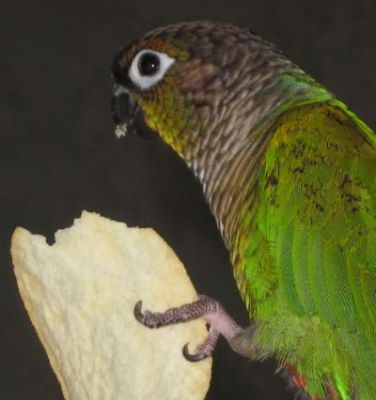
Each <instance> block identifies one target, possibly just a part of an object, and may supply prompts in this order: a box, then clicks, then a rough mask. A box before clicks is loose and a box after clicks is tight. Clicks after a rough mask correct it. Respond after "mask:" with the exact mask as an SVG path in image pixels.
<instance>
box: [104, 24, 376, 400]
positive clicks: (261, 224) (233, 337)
mask: <svg viewBox="0 0 376 400" xmlns="http://www.w3.org/2000/svg"><path fill="white" fill-rule="evenodd" d="M112 77H113V97H112V117H113V120H114V123H115V125H116V134H117V135H118V136H121V135H124V134H125V133H126V132H127V131H128V130H129V131H134V132H136V133H138V132H139V131H140V130H141V129H142V126H143V124H144V126H145V125H146V126H147V127H148V128H150V129H151V130H152V131H153V132H154V133H155V134H158V135H159V136H160V137H161V139H162V141H163V142H165V143H166V144H167V145H168V146H170V147H171V148H172V149H173V150H174V151H175V152H176V153H177V154H178V156H179V157H180V158H181V159H183V160H184V162H185V163H186V165H187V166H188V168H189V169H190V170H191V171H192V172H193V174H194V176H195V177H196V178H197V179H198V181H199V182H200V183H201V185H202V188H203V192H204V195H205V198H206V200H207V202H208V204H209V206H210V210H211V212H212V214H213V216H214V218H215V220H216V223H217V226H218V229H219V231H220V233H221V236H222V238H223V241H224V244H225V246H226V248H227V250H228V252H229V256H230V261H231V265H232V266H233V275H234V278H235V280H236V284H237V287H238V289H239V292H240V294H241V297H242V300H243V301H244V303H245V306H246V308H247V311H248V314H249V321H250V323H249V326H248V327H241V326H239V325H238V324H237V323H236V321H235V320H234V319H233V318H232V317H231V316H230V315H229V314H228V313H227V312H226V310H225V309H224V307H223V306H222V305H221V303H220V302H219V301H217V300H215V299H213V298H211V297H209V296H205V295H200V296H199V297H198V300H197V301H195V302H192V303H189V304H184V305H182V306H180V307H175V308H171V309H169V310H165V311H163V310H159V311H150V310H144V311H142V301H139V302H138V303H137V304H136V305H135V309H134V314H135V317H136V319H137V320H138V321H139V322H140V323H142V324H143V325H145V326H147V327H149V328H158V327H162V326H166V325H169V324H175V323H180V322H184V321H189V320H193V319H196V318H203V319H205V320H206V322H207V325H208V336H207V338H206V339H205V341H204V342H203V343H201V344H200V345H199V346H197V348H196V349H195V352H194V353H190V351H189V350H188V344H187V345H185V346H184V348H183V354H184V356H185V357H186V358H187V360H190V361H200V360H202V359H204V358H206V357H208V356H210V355H211V354H212V352H213V351H214V349H215V346H216V343H217V340H218V338H219V337H220V336H221V335H222V336H223V337H224V338H225V339H226V340H227V342H228V343H229V345H230V347H231V348H232V349H233V350H234V351H236V352H238V353H239V354H241V355H243V356H245V357H248V358H249V359H251V360H255V361H256V360H264V359H265V358H269V357H272V358H274V359H275V360H276V361H277V363H278V369H280V370H281V371H283V373H284V374H286V375H287V376H288V377H289V380H290V381H291V382H292V383H293V384H294V386H295V389H296V396H297V398H300V399H327V400H329V399H330V400H334V399H342V400H358V399H359V400H374V399H376V135H375V133H374V131H373V130H372V129H371V128H370V127H369V126H368V125H367V124H366V123H364V122H362V121H361V119H360V118H358V117H357V115H356V114H355V113H354V112H352V111H351V110H350V109H349V108H348V107H347V106H346V105H345V104H344V103H342V102H341V101H340V100H338V99H337V98H336V97H335V95H334V94H332V93H331V92H330V91H329V90H327V89H326V88H325V87H324V86H323V85H321V84H320V83H318V82H317V81H316V80H315V79H314V78H312V77H311V76H310V75H309V74H307V73H305V72H304V71H303V70H302V69H301V68H300V67H299V66H297V65H296V64H294V63H293V62H292V61H290V60H289V59H288V57H287V56H286V55H285V54H284V53H283V52H282V51H281V50H279V49H278V47H277V46H276V45H274V44H273V43H270V42H268V41H266V40H264V39H263V38H261V37H260V36H259V35H257V34H256V33H254V32H253V31H251V30H249V29H243V28H239V27H237V26H234V25H232V24H230V23H226V22H215V21H190V22H181V23H175V24H171V25H168V26H164V27H160V28H156V29H153V30H151V31H149V32H148V33H146V34H144V35H142V36H140V37H138V38H136V39H134V40H132V41H130V42H129V43H128V44H127V45H126V46H125V47H123V48H121V49H120V50H118V51H117V52H116V54H115V56H114V58H113V63H112Z"/></svg>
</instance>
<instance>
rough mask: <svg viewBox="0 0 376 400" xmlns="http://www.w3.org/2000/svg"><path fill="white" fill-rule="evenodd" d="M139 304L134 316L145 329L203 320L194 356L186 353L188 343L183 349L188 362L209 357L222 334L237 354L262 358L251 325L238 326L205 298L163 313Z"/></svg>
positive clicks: (208, 298)
mask: <svg viewBox="0 0 376 400" xmlns="http://www.w3.org/2000/svg"><path fill="white" fill-rule="evenodd" d="M141 309H142V302H141V301H139V302H137V304H136V305H135V308H134V315H135V317H136V319H137V321H139V322H140V323H141V324H143V325H145V326H147V327H149V328H160V327H163V326H167V325H172V324H177V323H179V322H187V321H191V320H194V319H197V318H203V319H205V321H206V322H207V323H208V325H209V326H210V329H209V333H208V337H207V338H206V339H205V341H204V342H203V343H201V344H200V345H199V346H198V347H197V349H196V353H195V354H190V353H189V352H188V343H187V344H186V345H185V346H184V347H183V355H184V357H185V358H186V359H187V360H189V361H200V360H202V359H204V358H206V357H208V356H210V355H211V354H212V352H213V351H214V349H215V346H216V344H217V341H218V338H219V336H220V335H222V336H223V337H224V338H225V339H226V340H227V342H228V343H229V345H230V346H231V348H232V349H233V350H234V351H236V352H237V353H239V354H241V355H243V356H245V357H249V358H252V359H259V358H262V357H263V354H262V352H261V351H260V350H259V349H258V348H257V347H256V346H255V345H254V344H253V341H252V336H253V333H254V330H255V328H254V326H253V325H251V326H249V327H247V328H245V329H244V328H242V327H240V326H239V325H238V324H237V323H236V322H235V321H234V319H232V318H231V317H230V315H229V314H228V313H227V312H226V310H225V309H224V308H223V306H222V305H221V304H220V303H219V302H218V301H216V300H214V299H212V298H210V297H208V296H202V295H201V296H199V299H198V300H197V301H194V302H193V303H188V304H184V305H182V306H181V307H174V308H170V309H168V310H166V311H165V312H151V311H144V312H142V311H141Z"/></svg>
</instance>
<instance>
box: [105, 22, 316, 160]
mask: <svg viewBox="0 0 376 400" xmlns="http://www.w3.org/2000/svg"><path fill="white" fill-rule="evenodd" d="M112 74H113V79H114V91H113V99H112V112H113V119H114V122H115V124H116V125H117V131H116V133H117V135H122V134H124V133H125V132H126V130H127V129H130V128H133V130H135V131H139V130H140V129H139V127H140V125H139V124H138V123H137V121H140V119H141V121H144V122H145V123H146V125H147V126H148V127H149V128H151V129H152V130H154V131H157V132H158V133H159V134H160V136H161V138H162V139H163V140H164V141H165V142H166V143H167V144H169V145H170V146H172V147H173V149H174V150H175V151H176V152H177V153H178V154H179V155H180V156H181V157H183V158H184V159H185V160H186V161H187V162H188V164H192V163H193V161H192V160H195V159H196V158H197V154H199V153H200V154H202V153H203V152H205V151H206V150H207V149H208V148H209V147H210V148H211V149H213V146H215V143H219V142H220V141H222V143H221V146H222V147H223V140H226V139H224V138H229V137H231V138H235V136H234V135H233V133H234V132H236V135H237V138H236V139H237V143H238V144H239V146H241V145H242V139H241V137H242V135H243V137H245V136H249V132H250V130H251V129H252V127H254V126H256V125H258V124H259V123H260V120H262V119H263V117H264V116H265V115H267V114H268V112H269V111H270V110H273V109H276V108H277V107H278V106H279V105H281V104H283V103H284V102H286V101H289V100H291V99H299V98H304V97H305V95H306V92H305V89H306V88H307V87H308V86H312V85H313V84H314V83H313V82H314V81H313V80H312V78H310V77H308V76H307V75H306V74H304V72H303V71H301V70H300V69H299V68H298V67H297V66H296V65H295V64H293V63H292V62H290V61H289V60H288V59H287V58H286V57H285V56H284V55H283V54H282V53H281V52H280V51H279V50H278V49H277V48H276V46H275V45H273V44H271V43H269V42H267V41H265V40H263V39H261V38H260V37H259V36H257V35H256V34H254V33H253V32H251V31H249V30H245V29H241V28H238V27H236V26H233V25H231V24H227V23H219V22H210V21H196V22H187V23H179V24H174V25H169V26H166V27H163V28H157V29H154V30H152V31H150V32H149V33H146V34H145V35H144V36H142V37H140V38H138V39H136V40H134V41H132V42H130V43H129V44H128V45H127V46H126V47H124V48H123V49H121V50H120V51H119V52H118V53H117V54H116V55H115V57H114V60H113V65H112ZM140 115H141V118H139V117H140ZM215 138H218V140H217V141H216V139H215ZM219 138H221V140H219ZM231 140H232V139H231ZM209 143H210V145H209V146H208V144H209Z"/></svg>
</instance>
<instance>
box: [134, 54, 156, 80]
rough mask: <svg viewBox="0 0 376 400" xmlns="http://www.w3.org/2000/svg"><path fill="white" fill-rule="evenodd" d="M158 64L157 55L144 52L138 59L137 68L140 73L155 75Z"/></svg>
mask: <svg viewBox="0 0 376 400" xmlns="http://www.w3.org/2000/svg"><path fill="white" fill-rule="evenodd" d="M159 66H160V61H159V57H158V56H157V55H156V54H154V53H144V54H143V55H142V56H141V57H140V58H139V60H138V70H139V72H140V75H144V76H152V75H155V74H156V73H157V72H158V69H159Z"/></svg>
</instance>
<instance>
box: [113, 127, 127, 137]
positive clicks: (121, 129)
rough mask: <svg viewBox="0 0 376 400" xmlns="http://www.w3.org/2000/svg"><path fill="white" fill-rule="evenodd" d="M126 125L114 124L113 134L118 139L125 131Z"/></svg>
mask: <svg viewBox="0 0 376 400" xmlns="http://www.w3.org/2000/svg"><path fill="white" fill-rule="evenodd" d="M127 129H128V125H127V124H121V125H116V128H115V136H116V137H117V138H118V139H120V138H122V137H124V136H125V135H126V133H127Z"/></svg>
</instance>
